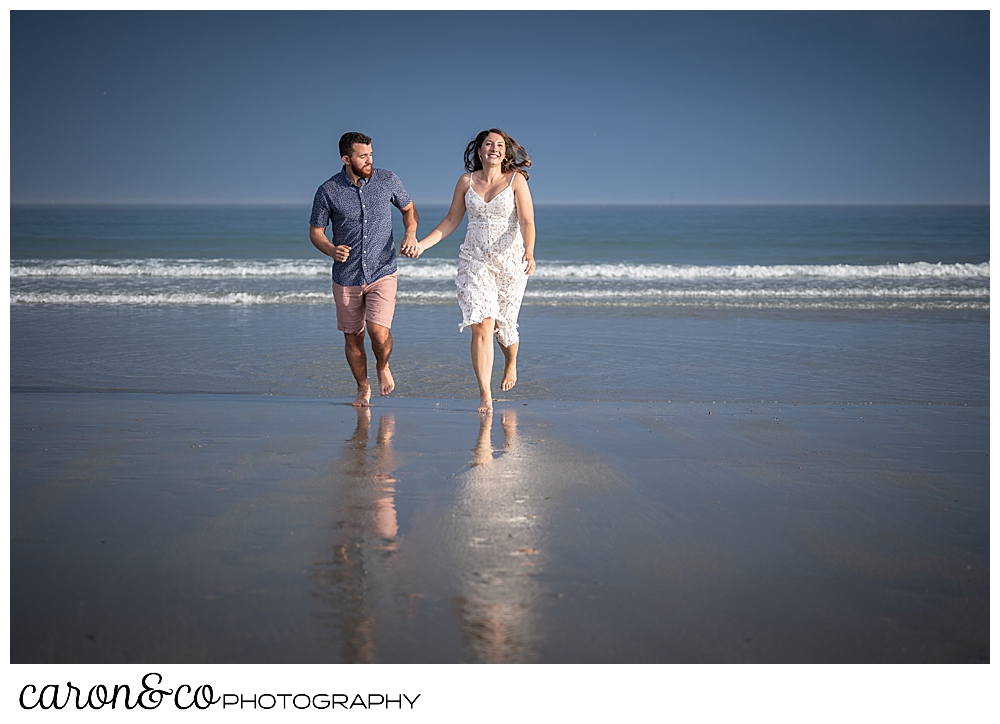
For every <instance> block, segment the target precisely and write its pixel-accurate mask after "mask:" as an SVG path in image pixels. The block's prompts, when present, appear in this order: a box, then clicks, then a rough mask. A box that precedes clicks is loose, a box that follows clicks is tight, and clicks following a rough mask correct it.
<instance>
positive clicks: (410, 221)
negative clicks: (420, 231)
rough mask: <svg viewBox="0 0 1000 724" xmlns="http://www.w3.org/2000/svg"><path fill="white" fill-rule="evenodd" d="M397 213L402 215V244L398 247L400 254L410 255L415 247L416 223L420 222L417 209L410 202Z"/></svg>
mask: <svg viewBox="0 0 1000 724" xmlns="http://www.w3.org/2000/svg"><path fill="white" fill-rule="evenodd" d="M399 212H400V213H401V214H402V215H403V229H404V231H403V243H402V244H401V245H400V247H399V253H400V254H406V255H407V256H409V255H410V253H411V252H413V251H414V250H415V247H416V246H417V223H418V222H419V220H420V216H419V214H417V207H416V206H415V205H414V203H413V202H412V201H411V202H410V203H408V204H407V205H406V206H404V207H403V208H401V209H400V210H399Z"/></svg>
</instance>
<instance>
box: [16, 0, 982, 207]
mask: <svg viewBox="0 0 1000 724" xmlns="http://www.w3.org/2000/svg"><path fill="white" fill-rule="evenodd" d="M10 38H11V52H10V56H11V71H10V77H11V87H10V100H11V111H10V124H11V125H10V128H11V131H10V138H11V173H10V176H11V200H12V202H21V201H44V202H49V201H53V200H54V201H62V202H75V201H99V202H104V201H107V202H114V201H183V202H187V201H250V202H266V201H275V202H301V203H303V204H307V203H309V202H310V200H311V199H312V195H313V193H314V192H315V189H316V187H317V186H318V185H319V184H320V183H321V182H322V181H324V180H325V179H327V178H328V177H329V176H331V175H332V174H334V173H336V172H337V171H339V170H340V160H339V158H338V157H337V156H338V154H337V150H336V142H337V139H338V138H339V136H340V134H341V133H343V132H345V131H351V130H358V131H362V132H364V133H367V134H369V135H371V136H372V137H373V138H374V143H373V146H374V150H375V160H376V164H375V165H376V166H378V167H381V168H389V169H392V170H393V171H395V172H396V173H397V174H398V175H399V176H400V178H401V179H402V180H403V183H404V184H405V186H406V187H407V189H408V190H409V192H410V194H411V195H412V196H413V197H414V199H416V200H417V201H418V202H438V201H440V202H443V201H445V200H447V199H448V198H449V197H450V194H451V191H452V189H453V187H454V184H455V180H456V179H457V177H458V175H459V174H460V173H461V172H462V170H463V169H462V152H463V150H464V148H465V144H466V143H467V142H468V141H469V139H470V138H471V137H472V136H473V135H475V133H476V132H478V131H479V130H481V129H483V128H488V127H491V126H497V127H500V128H503V129H504V130H506V131H507V132H508V133H510V134H511V135H512V136H513V137H514V138H515V139H517V140H518V141H519V142H520V143H521V144H522V145H524V146H525V147H526V148H527V149H528V150H529V152H530V153H531V155H532V159H533V161H534V167H533V169H532V177H531V187H532V193H533V195H534V197H535V199H536V201H537V202H538V203H546V202H549V203H567V202H610V203H622V202H652V203H664V202H674V203H686V202H735V203H785V202H791V203H809V202H825V203H851V202H864V203H877V202H903V203H924V202H929V203H934V202H958V203H988V201H989V140H990V136H989V93H990V86H989V14H988V13H987V12H952V13H947V12H942V13H916V12H885V13H882V12H879V13H854V12H829V13H819V12H789V13H784V12H707V13H696V12H567V11H561V12H558V11H557V12H508V13H499V12H429V11H423V12H399V11H388V12H369V13H354V12H339V11H337V12H292V13H275V12H267V13H254V12H157V13H150V12H82V13H81V12H11V23H10Z"/></svg>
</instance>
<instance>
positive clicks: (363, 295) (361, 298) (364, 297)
mask: <svg viewBox="0 0 1000 724" xmlns="http://www.w3.org/2000/svg"><path fill="white" fill-rule="evenodd" d="M333 300H334V301H335V302H336V303H337V329H339V330H340V331H341V332H346V333H347V334H357V333H358V332H363V331H364V329H365V322H366V321H367V322H369V323H371V324H377V325H379V326H380V327H391V326H392V314H393V312H395V311H396V275H395V274H388V275H386V276H384V277H382V278H381V279H376V280H375V281H373V282H372V283H371V284H362V285H360V286H356V287H342V286H340V285H339V284H337V282H334V283H333Z"/></svg>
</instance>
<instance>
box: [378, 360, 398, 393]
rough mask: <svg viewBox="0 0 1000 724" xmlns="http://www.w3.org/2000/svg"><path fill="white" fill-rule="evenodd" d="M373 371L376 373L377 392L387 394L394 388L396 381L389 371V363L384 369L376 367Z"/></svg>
mask: <svg viewBox="0 0 1000 724" xmlns="http://www.w3.org/2000/svg"><path fill="white" fill-rule="evenodd" d="M375 373H376V374H377V375H378V393H379V394H380V395H388V394H389V393H390V392H392V391H393V390H394V389H396V382H395V380H393V379H392V372H390V371H389V365H386V366H385V369H382V370H380V369H376V370H375Z"/></svg>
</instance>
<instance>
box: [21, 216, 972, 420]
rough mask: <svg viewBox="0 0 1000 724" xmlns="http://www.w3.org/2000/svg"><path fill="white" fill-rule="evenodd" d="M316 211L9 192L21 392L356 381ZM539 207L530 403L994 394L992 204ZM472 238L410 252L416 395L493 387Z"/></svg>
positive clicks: (402, 339)
mask: <svg viewBox="0 0 1000 724" xmlns="http://www.w3.org/2000/svg"><path fill="white" fill-rule="evenodd" d="M419 210H420V213H421V225H420V235H421V236H422V235H424V234H426V233H428V232H429V231H430V230H431V229H432V228H433V227H434V225H436V224H437V222H438V221H440V220H441V218H442V217H443V215H444V213H445V211H446V209H445V208H443V207H433V206H426V207H424V206H421V207H419ZM308 212H309V209H308V208H307V207H305V206H302V207H294V206H272V207H252V206H187V207H184V206H153V207H139V206H122V207H113V206H80V207H56V206H14V207H12V209H11V261H10V277H11V278H10V283H11V386H12V388H13V389H18V390H53V389H65V390H135V391H146V392H150V391H152V392H192V391H197V392H232V393H247V394H279V395H282V394H289V395H305V396H333V397H340V396H347V395H350V394H351V389H352V384H351V381H350V378H349V374H348V370H347V366H346V363H345V361H344V359H343V352H342V336H341V335H340V334H339V333H338V332H337V331H336V322H335V314H334V308H333V303H332V299H331V297H330V288H329V284H330V281H329V276H330V263H329V259H327V258H326V257H323V256H322V255H320V254H319V253H318V252H316V251H315V249H313V247H312V246H311V244H310V243H309V241H308V238H307V226H308V216H309V213H308ZM536 213H537V215H536V223H537V227H538V241H537V246H536V257H537V259H538V271H537V273H536V274H535V275H534V276H533V277H532V279H530V280H529V284H528V290H527V292H526V295H525V301H524V306H523V308H522V313H521V332H522V345H521V364H520V365H519V367H520V370H519V371H520V379H519V383H518V386H517V387H516V388H515V390H514V391H513V392H512V393H511V397H512V399H518V398H521V397H524V398H545V399H610V400H617V399H621V400H636V399H657V400H685V401H688V400H697V401H702V400H704V401H712V400H723V399H725V400H730V401H733V400H748V401H752V400H755V399H756V400H765V399H766V400H768V401H774V400H777V401H782V402H794V401H803V402H807V401H808V402H826V401H828V402H864V401H892V402H941V403H958V404H964V403H969V402H972V403H983V404H985V402H986V400H988V394H989V369H988V368H989V286H990V259H989V208H988V207H983V206H976V207H924V206H912V207H906V206H895V207H878V206H873V207H838V206H832V207H819V206H817V207H798V206H794V207H716V206H696V207H673V206H663V207H654V206H638V207H636V206H633V207H626V206H605V207H592V206H578V207H571V206H561V207H555V206H553V207H546V206H542V207H539V208H538V209H537V212H536ZM396 216H397V222H398V215H396ZM397 226H398V223H397ZM401 236H402V229H401V227H399V226H398V228H397V241H398V239H399V238H401ZM463 236H464V228H460V229H459V230H458V231H457V232H456V233H455V234H454V235H453V236H452V237H450V238H449V239H447V240H445V241H444V242H443V243H441V244H439V245H437V246H436V247H434V249H432V250H431V251H430V252H428V253H427V254H425V255H424V256H423V257H422V258H421V259H419V260H417V261H412V260H409V259H401V260H400V272H399V274H400V284H399V306H398V307H397V313H396V319H395V321H394V325H393V335H394V338H395V341H396V346H395V349H394V352H393V358H392V363H393V369H394V372H395V375H396V379H397V384H398V387H397V393H396V394H398V395H403V396H413V397H466V396H470V397H471V396H473V394H474V392H475V385H474V381H473V379H472V373H471V367H470V364H469V360H468V343H469V336H468V334H465V335H460V334H459V333H458V331H457V330H458V322H459V321H460V319H461V315H460V314H459V312H458V308H457V304H456V302H455V293H454V284H453V278H454V274H455V268H456V257H457V248H458V245H459V244H460V243H461V240H462V238H463Z"/></svg>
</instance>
